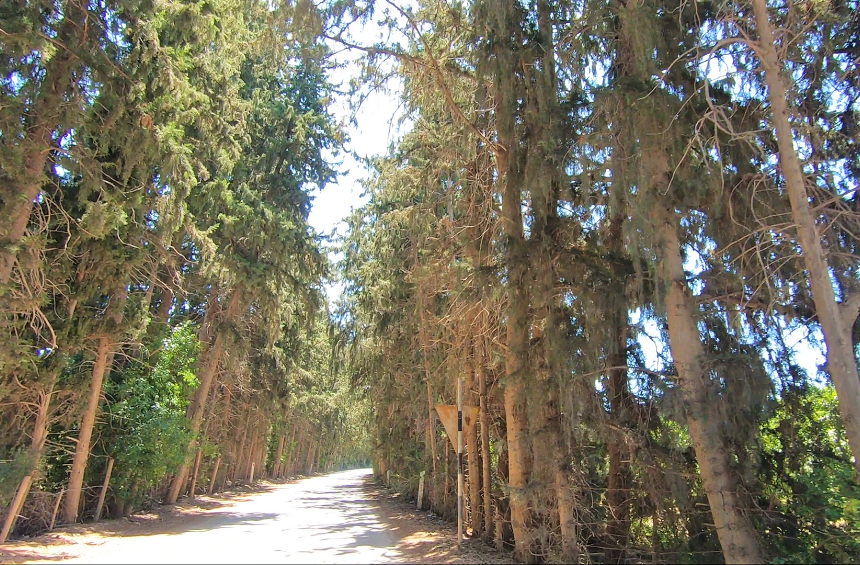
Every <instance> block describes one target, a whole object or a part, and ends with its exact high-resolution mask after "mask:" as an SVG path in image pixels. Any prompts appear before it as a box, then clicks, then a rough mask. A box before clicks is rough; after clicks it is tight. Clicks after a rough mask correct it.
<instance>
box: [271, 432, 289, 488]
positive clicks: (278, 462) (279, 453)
mask: <svg viewBox="0 0 860 565" xmlns="http://www.w3.org/2000/svg"><path fill="white" fill-rule="evenodd" d="M286 439H287V438H286V436H284V434H281V437H280V438H279V439H278V451H277V453H276V454H275V465H274V466H273V467H272V478H275V479H277V478H279V477H280V470H281V457H283V455H284V442H285V441H286Z"/></svg>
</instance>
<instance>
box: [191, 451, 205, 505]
mask: <svg viewBox="0 0 860 565" xmlns="http://www.w3.org/2000/svg"><path fill="white" fill-rule="evenodd" d="M202 459H203V450H202V449H198V450H197V457H195V458H194V471H193V472H192V473H191V486H190V487H189V488H188V494H189V496H190V497H191V500H194V492H195V491H196V490H197V474H198V473H199V472H200V461H201V460H202Z"/></svg>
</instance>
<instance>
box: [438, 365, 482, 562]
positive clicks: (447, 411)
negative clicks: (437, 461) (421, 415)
mask: <svg viewBox="0 0 860 565" xmlns="http://www.w3.org/2000/svg"><path fill="white" fill-rule="evenodd" d="M436 413H437V414H438V415H439V419H440V420H442V425H443V426H445V433H447V434H448V439H449V440H451V444H452V445H453V446H454V447H456V448H457V545H458V546H459V545H460V541H461V540H462V539H463V422H464V421H465V422H466V423H467V424H468V425H472V422H475V421H476V420H477V419H478V407H477V406H463V380H462V379H458V380H457V404H456V405H452V404H436ZM454 438H456V439H454Z"/></svg>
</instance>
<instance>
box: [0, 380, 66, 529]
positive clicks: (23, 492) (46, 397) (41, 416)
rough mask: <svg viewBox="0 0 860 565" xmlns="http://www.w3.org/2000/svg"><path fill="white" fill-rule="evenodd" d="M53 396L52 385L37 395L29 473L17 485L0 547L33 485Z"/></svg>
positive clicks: (45, 436)
mask: <svg viewBox="0 0 860 565" xmlns="http://www.w3.org/2000/svg"><path fill="white" fill-rule="evenodd" d="M52 395H53V384H52V385H51V386H50V387H49V390H48V392H40V393H39V410H38V412H37V413H36V421H35V423H34V424H33V438H32V440H31V442H30V458H31V461H30V465H31V469H30V472H29V473H27V474H26V475H25V476H24V478H23V479H21V483H20V484H19V485H18V490H17V491H16V492H15V498H14V499H13V500H12V504H11V505H10V506H9V513H8V514H7V515H6V520H5V521H4V522H3V530H2V531H0V545H2V544H4V543H6V538H7V537H8V536H9V533H10V532H11V531H12V528H14V527H15V522H16V521H17V520H18V514H19V513H20V512H21V508H23V506H24V501H25V500H26V499H27V495H28V494H29V493H30V486H31V485H32V484H33V477H34V475H35V474H36V470H37V469H38V467H39V462H40V460H41V458H42V449H44V447H45V440H47V439H48V413H49V410H50V407H51V396H52Z"/></svg>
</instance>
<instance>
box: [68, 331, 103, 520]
mask: <svg viewBox="0 0 860 565" xmlns="http://www.w3.org/2000/svg"><path fill="white" fill-rule="evenodd" d="M112 359H113V356H112V355H111V340H110V338H109V337H107V336H102V337H100V338H99V345H98V350H97V352H96V361H95V364H94V365H93V376H92V381H91V382H90V396H89V399H88V401H87V409H86V412H84V417H83V419H82V420H81V430H80V433H79V434H78V442H77V444H76V445H75V457H74V459H73V460H72V471H71V474H70V475H69V484H68V487H67V488H66V501H65V503H64V504H63V521H64V522H65V523H67V524H74V523H75V522H77V521H78V507H79V506H80V502H81V491H82V489H83V485H84V471H86V468H87V460H88V459H89V456H90V441H91V439H92V435H93V428H94V427H95V423H96V415H97V414H98V408H99V401H100V400H101V395H102V384H103V383H104V377H105V373H107V372H108V365H109V363H110V361H111V360H112Z"/></svg>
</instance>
